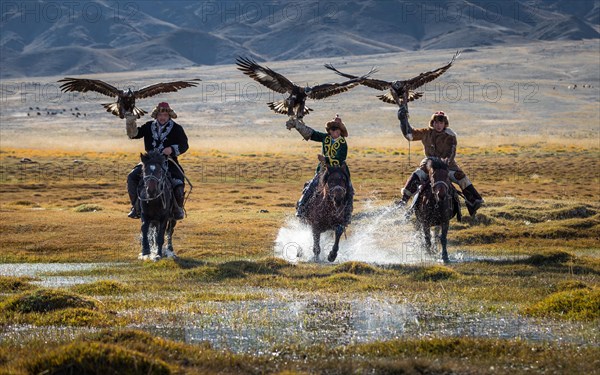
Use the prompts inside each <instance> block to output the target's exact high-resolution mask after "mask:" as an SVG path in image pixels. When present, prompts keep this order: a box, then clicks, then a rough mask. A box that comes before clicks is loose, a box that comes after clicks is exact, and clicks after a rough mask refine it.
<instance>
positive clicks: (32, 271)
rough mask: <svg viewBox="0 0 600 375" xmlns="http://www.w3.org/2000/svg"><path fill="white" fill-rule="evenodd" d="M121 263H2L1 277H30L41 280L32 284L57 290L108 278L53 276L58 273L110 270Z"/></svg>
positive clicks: (0, 264) (0, 266) (0, 267)
mask: <svg viewBox="0 0 600 375" xmlns="http://www.w3.org/2000/svg"><path fill="white" fill-rule="evenodd" d="M120 264H121V263H0V276H15V277H20V276H29V277H35V278H38V279H39V280H36V281H32V282H31V283H33V284H37V285H40V286H43V287H46V288H57V287H64V286H71V285H76V284H84V283H90V282H94V281H97V280H100V279H106V277H96V276H52V275H51V274H53V273H57V272H78V271H89V270H93V269H98V268H110V267H115V266H118V265H120Z"/></svg>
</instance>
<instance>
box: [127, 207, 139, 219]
mask: <svg viewBox="0 0 600 375" xmlns="http://www.w3.org/2000/svg"><path fill="white" fill-rule="evenodd" d="M127 217H129V218H131V219H139V218H140V214H139V213H138V212H137V210H136V209H135V207H131V211H129V213H128V214H127Z"/></svg>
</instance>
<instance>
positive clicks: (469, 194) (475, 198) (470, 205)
mask: <svg viewBox="0 0 600 375" xmlns="http://www.w3.org/2000/svg"><path fill="white" fill-rule="evenodd" d="M462 192H463V194H464V195H465V203H466V204H467V210H469V215H471V217H474V216H475V214H476V213H477V210H478V209H479V208H480V207H481V206H482V205H483V203H484V200H483V198H481V195H479V193H478V192H477V190H475V187H474V186H473V185H472V184H471V185H469V186H467V187H466V188H464V189H463V191H462Z"/></svg>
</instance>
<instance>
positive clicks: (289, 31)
mask: <svg viewBox="0 0 600 375" xmlns="http://www.w3.org/2000/svg"><path fill="white" fill-rule="evenodd" d="M599 32H600V0H571V1H562V0H434V1H408V0H349V1H337V0H334V1H327V0H325V1H323V0H320V1H306V2H304V1H292V0H273V1H270V0H268V1H252V0H223V1H164V0H158V1H108V0H106V1H105V0H95V1H88V2H71V1H64V2H61V1H58V2H54V1H53V2H48V1H41V0H29V1H3V2H2V3H1V20H0V35H1V36H0V66H1V68H0V77H1V78H2V79H8V78H17V77H34V76H53V75H81V74H91V73H105V72H120V71H130V70H147V69H157V68H184V67H188V66H199V65H217V64H230V63H233V61H234V59H235V57H236V56H238V55H243V56H251V57H253V58H255V59H257V60H259V61H265V60H269V61H272V60H289V59H310V58H323V57H335V56H358V55H370V54H381V53H392V52H394V53H395V52H402V51H414V50H431V49H448V48H452V49H465V48H471V47H479V46H490V45H514V44H525V43H530V42H533V41H546V40H581V39H594V38H598V37H600V34H599Z"/></svg>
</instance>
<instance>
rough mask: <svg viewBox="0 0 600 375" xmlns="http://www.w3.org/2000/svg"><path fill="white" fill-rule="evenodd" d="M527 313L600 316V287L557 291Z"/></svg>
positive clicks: (529, 308)
mask: <svg viewBox="0 0 600 375" xmlns="http://www.w3.org/2000/svg"><path fill="white" fill-rule="evenodd" d="M525 314H527V315H531V316H539V317H555V318H561V319H569V320H594V319H598V318H600V289H593V290H588V289H576V290H566V291H563V292H557V293H554V294H551V295H550V296H548V297H546V298H545V299H543V300H542V301H540V302H538V303H536V304H534V305H532V306H530V307H528V308H526V309H525Z"/></svg>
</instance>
